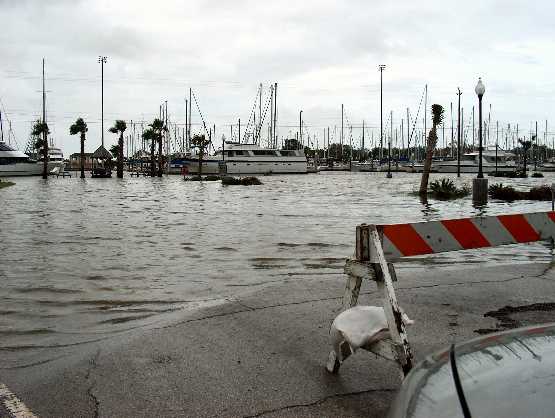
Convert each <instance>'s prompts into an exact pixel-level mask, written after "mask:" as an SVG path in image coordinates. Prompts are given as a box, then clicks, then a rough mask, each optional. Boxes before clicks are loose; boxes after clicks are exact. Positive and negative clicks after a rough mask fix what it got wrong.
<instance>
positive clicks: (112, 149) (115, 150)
mask: <svg viewBox="0 0 555 418" xmlns="http://www.w3.org/2000/svg"><path fill="white" fill-rule="evenodd" d="M110 154H112V156H113V157H114V159H115V160H117V159H118V156H119V145H118V144H114V145H112V146H111V147H110Z"/></svg>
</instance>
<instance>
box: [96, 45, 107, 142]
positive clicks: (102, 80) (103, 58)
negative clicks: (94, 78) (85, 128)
mask: <svg viewBox="0 0 555 418" xmlns="http://www.w3.org/2000/svg"><path fill="white" fill-rule="evenodd" d="M106 61H108V58H107V57H104V56H102V55H99V56H98V62H99V63H100V68H101V70H100V71H101V85H102V87H101V90H102V93H101V95H102V96H101V97H102V98H101V105H100V106H101V113H102V115H101V125H100V126H101V129H102V147H104V64H106Z"/></svg>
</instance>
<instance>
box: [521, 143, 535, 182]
mask: <svg viewBox="0 0 555 418" xmlns="http://www.w3.org/2000/svg"><path fill="white" fill-rule="evenodd" d="M518 142H519V143H520V145H522V153H523V154H524V172H523V174H524V177H526V156H527V155H528V150H529V149H530V148H532V141H526V140H522V139H519V140H518Z"/></svg>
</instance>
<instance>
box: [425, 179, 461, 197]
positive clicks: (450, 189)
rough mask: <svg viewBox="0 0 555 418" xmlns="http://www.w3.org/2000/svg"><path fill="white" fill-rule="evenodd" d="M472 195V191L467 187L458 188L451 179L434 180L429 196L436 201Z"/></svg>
mask: <svg viewBox="0 0 555 418" xmlns="http://www.w3.org/2000/svg"><path fill="white" fill-rule="evenodd" d="M469 194H470V189H469V188H468V187H467V186H463V187H460V188H458V187H457V186H455V183H453V180H451V179H449V178H442V179H440V180H434V181H432V182H431V183H430V191H429V192H428V195H429V196H430V197H433V198H436V199H443V200H446V199H458V198H460V197H465V196H468V195H469Z"/></svg>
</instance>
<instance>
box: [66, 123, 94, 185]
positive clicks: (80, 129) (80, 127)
mask: <svg viewBox="0 0 555 418" xmlns="http://www.w3.org/2000/svg"><path fill="white" fill-rule="evenodd" d="M88 130H89V129H88V128H87V124H86V123H85V121H84V120H83V118H79V119H77V120H76V121H75V123H74V124H73V125H71V126H70V127H69V134H70V135H77V134H80V140H81V155H80V164H79V166H80V168H81V178H82V179H84V178H85V133H86V132H87V131H88Z"/></svg>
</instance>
